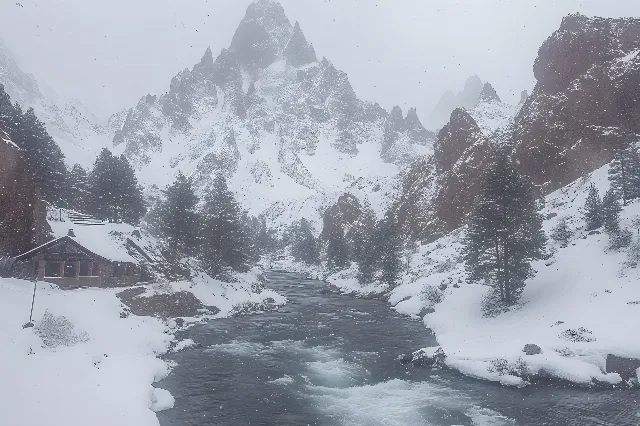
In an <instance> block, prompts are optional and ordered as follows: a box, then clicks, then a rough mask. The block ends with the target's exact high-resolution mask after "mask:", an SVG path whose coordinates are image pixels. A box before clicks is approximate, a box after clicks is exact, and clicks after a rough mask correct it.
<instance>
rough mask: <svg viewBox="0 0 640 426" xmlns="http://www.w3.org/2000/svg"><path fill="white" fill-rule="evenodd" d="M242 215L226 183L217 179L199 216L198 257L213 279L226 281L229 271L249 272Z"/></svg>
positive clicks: (222, 177) (218, 177) (247, 247)
mask: <svg viewBox="0 0 640 426" xmlns="http://www.w3.org/2000/svg"><path fill="white" fill-rule="evenodd" d="M242 214H243V212H242V210H241V209H240V206H239V205H238V203H237V201H236V200H235V198H234V196H233V193H232V192H231V191H230V190H229V188H228V186H227V181H226V179H225V178H224V176H222V175H218V176H217V177H216V179H215V182H214V185H213V187H212V188H211V190H210V191H209V193H208V194H207V195H206V197H205V200H204V206H203V207H202V210H201V212H200V221H201V225H200V245H199V247H200V251H199V253H198V257H199V259H200V261H201V263H202V265H203V267H204V269H205V270H206V271H207V273H209V274H210V275H211V276H213V277H217V278H221V279H228V278H230V272H231V271H239V272H246V271H248V270H249V268H250V266H249V260H250V256H249V252H250V241H249V238H248V235H247V232H246V230H245V227H244V224H243V221H242Z"/></svg>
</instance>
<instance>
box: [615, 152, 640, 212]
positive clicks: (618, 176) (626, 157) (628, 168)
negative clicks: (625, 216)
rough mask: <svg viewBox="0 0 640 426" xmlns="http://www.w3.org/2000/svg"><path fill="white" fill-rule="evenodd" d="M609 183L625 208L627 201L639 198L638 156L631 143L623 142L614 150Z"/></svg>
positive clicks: (639, 165)
mask: <svg viewBox="0 0 640 426" xmlns="http://www.w3.org/2000/svg"><path fill="white" fill-rule="evenodd" d="M609 181H610V182H611V186H612V188H614V189H615V190H616V191H617V192H618V194H620V197H621V198H622V202H623V204H624V205H625V206H626V205H627V203H628V202H629V200H633V199H635V198H638V197H640V154H639V153H638V150H637V149H636V148H635V147H634V146H633V145H632V144H631V143H629V142H623V143H621V144H620V145H619V146H618V147H617V148H616V149H615V151H614V154H613V160H612V161H611V165H610V168H609Z"/></svg>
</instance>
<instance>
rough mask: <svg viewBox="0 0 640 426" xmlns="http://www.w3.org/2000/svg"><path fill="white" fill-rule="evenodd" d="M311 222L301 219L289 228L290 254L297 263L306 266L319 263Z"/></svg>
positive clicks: (317, 248) (318, 253) (318, 252)
mask: <svg viewBox="0 0 640 426" xmlns="http://www.w3.org/2000/svg"><path fill="white" fill-rule="evenodd" d="M314 234H315V229H314V227H313V225H312V224H311V222H309V221H308V220H307V219H306V218H302V219H301V220H300V221H299V222H297V223H295V224H294V226H293V227H292V228H291V230H290V233H289V236H288V238H289V239H290V241H291V254H292V255H293V257H294V258H295V259H296V260H297V261H301V262H304V263H306V264H308V265H315V264H317V263H319V262H320V249H319V247H318V241H317V240H316V238H315V236H314Z"/></svg>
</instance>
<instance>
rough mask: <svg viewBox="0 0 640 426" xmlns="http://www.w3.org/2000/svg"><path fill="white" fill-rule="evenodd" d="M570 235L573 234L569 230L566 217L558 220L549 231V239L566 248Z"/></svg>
mask: <svg viewBox="0 0 640 426" xmlns="http://www.w3.org/2000/svg"><path fill="white" fill-rule="evenodd" d="M572 235H573V232H571V229H569V225H568V224H567V218H566V217H563V218H562V219H560V221H559V222H558V224H557V225H556V226H555V227H554V228H553V229H552V230H551V238H552V239H553V240H554V241H557V242H559V243H561V244H562V245H563V246H567V245H568V244H569V239H570V238H571V236H572Z"/></svg>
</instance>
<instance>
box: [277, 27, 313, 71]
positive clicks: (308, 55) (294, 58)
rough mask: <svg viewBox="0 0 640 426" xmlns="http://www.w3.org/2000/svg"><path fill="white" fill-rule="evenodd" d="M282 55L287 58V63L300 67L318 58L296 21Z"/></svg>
mask: <svg viewBox="0 0 640 426" xmlns="http://www.w3.org/2000/svg"><path fill="white" fill-rule="evenodd" d="M284 56H285V58H287V64H289V65H291V66H293V67H300V66H303V65H307V64H310V63H312V62H316V61H317V60H318V59H317V58H316V51H315V49H314V48H313V46H312V45H310V44H309V43H308V42H307V39H306V37H305V36H304V34H303V33H302V29H300V23H298V22H296V25H295V26H294V27H293V35H292V36H291V40H289V43H288V44H287V47H286V48H285V49H284Z"/></svg>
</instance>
